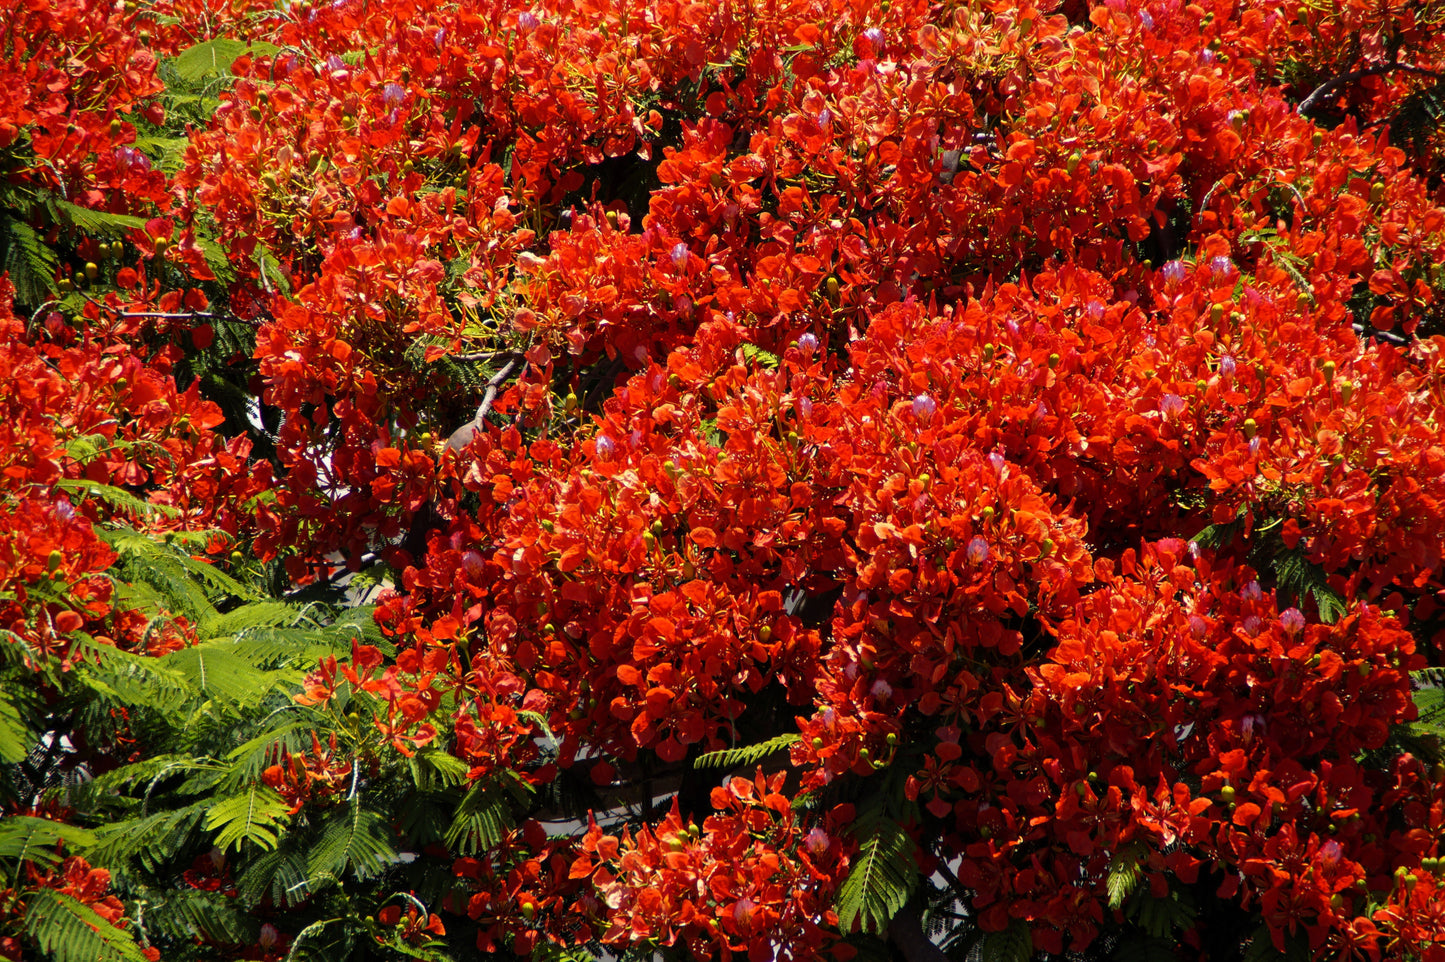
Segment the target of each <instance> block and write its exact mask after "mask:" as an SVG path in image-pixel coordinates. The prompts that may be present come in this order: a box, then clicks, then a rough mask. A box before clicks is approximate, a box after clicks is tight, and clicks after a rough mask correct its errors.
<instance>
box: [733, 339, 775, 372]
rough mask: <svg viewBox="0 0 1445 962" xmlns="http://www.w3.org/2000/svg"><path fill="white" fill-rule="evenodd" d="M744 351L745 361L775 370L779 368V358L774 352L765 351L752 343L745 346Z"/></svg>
mask: <svg viewBox="0 0 1445 962" xmlns="http://www.w3.org/2000/svg"><path fill="white" fill-rule="evenodd" d="M742 350H743V358H744V359H745V360H749V361H756V362H757V363H759V364H761V365H762V366H763V367H770V368H775V367H777V366H778V356H777V355H776V354H774V353H773V352H772V351H765V350H763V349H762V348H760V347H758V346H757V345H756V344H752V343H748V344H744V345H743V348H742Z"/></svg>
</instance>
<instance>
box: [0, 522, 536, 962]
mask: <svg viewBox="0 0 1445 962" xmlns="http://www.w3.org/2000/svg"><path fill="white" fill-rule="evenodd" d="M106 537H107V540H109V541H110V543H111V544H112V546H113V547H114V548H115V549H116V550H117V552H118V554H119V556H120V557H119V561H118V562H117V565H116V567H115V568H114V569H113V570H112V577H113V578H114V580H115V582H116V588H117V592H116V594H117V602H118V603H119V604H120V605H121V606H122V607H127V608H131V609H135V610H140V611H143V612H145V613H146V615H147V617H149V618H150V619H151V620H152V622H153V624H155V625H157V626H159V625H160V624H162V623H163V622H164V621H166V620H168V619H177V618H184V619H186V620H187V621H188V622H189V623H190V624H192V625H193V626H194V627H195V634H196V636H197V637H198V639H199V641H198V642H197V643H196V644H193V645H190V646H188V647H185V648H182V649H180V650H177V651H173V652H171V653H169V654H165V655H163V656H160V657H150V656H147V655H145V654H139V653H132V652H126V651H122V650H119V649H117V648H114V647H111V646H108V645H105V644H102V643H100V642H98V641H96V640H95V639H94V638H91V637H89V636H86V635H84V634H79V635H78V638H77V641H76V644H77V645H78V648H77V650H76V651H75V652H74V653H73V655H74V656H73V657H72V659H71V663H70V664H69V665H68V667H65V668H63V669H62V667H61V666H60V665H58V664H54V663H48V662H45V661H43V660H36V659H34V658H30V659H28V660H27V655H31V654H33V653H30V652H28V651H27V648H26V647H25V645H24V644H23V643H20V642H19V640H18V639H11V642H12V643H10V644H6V645H4V646H0V656H3V658H4V663H3V666H0V690H3V691H4V692H5V697H4V698H0V756H3V761H4V762H5V763H6V764H4V765H3V766H0V792H3V794H4V796H5V798H6V800H7V801H8V803H9V804H10V805H12V806H18V807H30V806H32V805H38V806H39V810H40V811H50V812H53V811H56V810H61V811H69V812H72V813H73V814H72V816H71V820H72V822H73V823H74V824H65V823H63V822H60V821H52V820H50V819H47V818H37V817H28V816H27V817H14V818H9V819H6V820H4V821H3V822H0V888H15V889H24V888H25V886H26V885H27V879H28V878H29V877H30V873H29V871H28V869H29V868H30V867H40V868H44V869H54V868H55V867H56V866H58V865H59V864H60V863H61V859H62V856H63V855H67V856H68V855H80V856H82V857H83V858H85V859H86V860H87V861H88V862H89V863H90V864H91V865H94V866H98V867H104V868H106V869H108V870H109V871H110V873H111V879H112V887H111V891H112V892H113V893H114V894H116V895H118V896H119V897H121V898H122V899H123V900H124V901H125V903H126V905H127V906H128V912H129V913H130V915H131V917H132V918H134V919H135V922H136V924H134V925H132V926H131V927H129V928H126V929H121V928H117V927H115V926H113V925H111V924H109V923H108V922H106V921H105V920H104V919H102V918H100V917H99V916H96V913H95V912H94V911H93V910H92V909H90V908H88V907H87V906H86V905H85V904H83V903H82V902H80V901H78V900H76V899H75V898H73V897H71V896H70V895H67V894H64V893H61V892H57V891H55V890H53V889H40V890H38V891H35V892H33V893H31V894H30V895H29V896H28V897H27V899H26V909H25V926H26V931H27V933H28V937H29V939H30V940H31V941H32V943H33V944H34V945H35V946H36V947H37V948H38V949H39V950H40V951H41V952H42V953H43V954H44V955H45V956H46V957H48V958H53V959H56V960H59V962H82V960H84V962H97V960H102V962H110V960H116V962H121V960H124V962H131V960H135V959H139V958H141V955H140V949H139V945H140V944H141V941H143V942H146V943H149V944H150V945H153V946H156V947H158V948H160V949H161V950H162V957H163V958H181V957H185V958H206V957H214V955H215V954H216V953H217V952H220V951H221V950H222V949H223V948H224V947H226V946H231V947H235V946H241V945H247V944H254V943H255V941H256V939H257V937H258V930H259V929H260V927H261V926H262V925H263V924H264V922H265V920H266V919H267V918H268V917H271V916H274V915H277V914H279V913H283V912H284V913H285V915H286V928H287V929H289V930H290V931H298V930H304V935H305V937H304V938H298V939H297V941H296V942H295V944H294V945H293V947H292V955H293V956H294V957H295V958H307V957H314V958H333V957H338V958H339V957H348V958H359V957H364V955H365V953H366V952H367V951H370V949H367V948H364V947H363V946H371V947H372V948H374V949H375V951H377V953H378V957H386V951H385V946H386V945H387V944H388V943H389V941H391V940H392V936H391V935H389V934H388V933H386V932H383V931H381V930H379V929H377V928H376V925H375V922H374V916H375V914H376V911H377V909H378V908H379V907H380V906H381V905H382V904H383V903H384V902H385V901H386V900H387V899H389V898H392V897H394V896H396V894H397V893H405V894H406V897H408V898H420V899H422V900H423V901H424V902H431V901H434V900H440V899H441V898H442V897H443V896H444V895H445V894H446V891H447V888H448V885H449V884H450V882H449V876H450V872H449V871H447V870H446V868H449V864H450V863H449V861H448V863H447V866H445V867H443V866H439V865H438V864H435V860H434V859H430V858H428V857H427V856H425V855H424V854H422V850H423V849H424V848H425V847H426V846H427V845H429V844H433V843H437V842H441V841H442V840H443V839H444V838H445V839H446V840H447V841H448V842H450V843H451V844H453V845H455V846H457V847H458V848H460V849H463V850H473V851H476V850H481V849H485V848H487V847H490V846H492V845H495V844H496V843H497V842H498V841H499V840H500V838H501V835H502V833H504V832H505V831H506V830H508V829H509V828H510V827H511V826H512V824H513V816H512V812H511V808H510V807H509V805H510V803H509V801H508V796H507V795H506V793H504V792H497V791H493V790H492V786H490V785H486V784H481V785H476V786H472V787H471V788H470V790H467V788H466V787H465V786H464V783H465V782H466V770H467V769H466V765H465V763H463V762H462V761H460V760H459V759H457V758H455V757H454V756H452V755H450V754H448V753H447V752H446V751H445V750H444V749H443V748H437V747H432V748H428V749H424V750H423V751H421V752H419V753H418V754H417V755H416V756H415V757H412V758H404V757H402V756H401V755H399V754H397V753H395V752H390V753H385V752H381V753H379V752H378V750H377V749H376V747H375V745H376V740H375V739H374V738H373V737H371V731H370V730H371V728H372V723H373V721H374V719H375V718H376V716H377V713H379V712H380V713H384V711H385V706H384V704H378V703H377V702H376V700H375V699H373V698H371V697H370V696H366V695H359V696H354V697H353V696H343V697H341V698H338V699H337V700H336V701H334V702H333V703H331V704H329V705H327V706H326V707H325V708H324V709H322V708H318V707H308V706H304V705H301V704H298V703H297V702H296V701H295V700H294V695H295V694H296V693H297V692H298V691H299V690H300V687H301V681H302V679H303V678H304V676H305V675H306V674H307V673H308V672H309V671H311V670H313V669H314V668H315V666H316V664H317V661H318V659H320V658H323V657H327V656H332V655H335V656H337V657H340V658H343V659H344V658H347V657H349V656H350V654H351V651H352V645H353V642H357V641H360V642H364V643H366V644H372V645H377V646H380V647H382V648H383V650H386V649H387V644H386V642H385V640H384V639H383V638H382V637H381V635H380V634H379V632H378V630H377V629H376V627H375V625H374V623H373V621H372V618H371V609H370V608H369V607H365V606H351V607H346V606H344V605H343V604H342V602H343V595H342V592H343V590H344V589H342V588H337V589H334V597H333V598H332V599H331V601H332V604H323V603H320V602H315V601H313V602H308V603H305V604H301V603H298V602H297V601H295V600H287V599H284V598H276V597H268V596H266V595H265V594H263V593H262V592H261V591H260V590H259V588H258V587H257V586H256V584H255V583H254V582H257V581H260V580H262V573H261V572H260V571H259V570H255V571H251V572H249V577H248V576H247V575H248V573H247V572H245V571H242V572H239V573H238V574H239V575H240V576H239V577H233V576H232V575H229V574H226V573H225V572H223V571H222V570H221V569H220V568H218V567H217V566H214V565H211V564H209V563H207V562H205V561H201V560H197V559H195V558H192V557H191V555H190V554H189V553H188V552H187V543H188V541H189V540H190V538H188V537H180V538H175V537H173V538H171V539H169V540H168V541H161V540H155V539H152V538H150V537H148V536H146V535H144V534H141V533H139V532H137V531H135V530H133V529H129V528H117V529H114V530H111V531H108V532H106ZM37 667H38V672H37ZM77 731H83V732H85V733H86V736H87V739H88V740H89V741H90V743H91V744H96V745H108V746H124V745H129V746H130V747H131V749H133V753H132V754H130V755H123V754H121V752H123V751H124V749H121V750H120V751H115V750H108V751H100V752H97V751H92V750H90V749H89V748H88V747H86V746H79V745H74V744H72V743H71V742H70V741H69V739H70V738H71V737H73V736H72V733H74V732H77ZM333 736H334V737H335V738H336V747H335V750H334V757H335V758H336V759H340V761H339V762H338V764H339V765H340V766H341V767H342V768H346V766H348V765H349V770H348V771H345V772H343V777H342V783H341V784H340V785H339V786H338V787H337V790H336V791H335V792H334V796H333V797H332V798H330V799H329V800H328V801H326V802H323V803H321V804H308V805H306V806H305V807H303V808H301V809H300V810H299V811H294V812H293V811H292V806H290V805H288V803H287V802H286V801H285V800H284V799H283V798H282V796H281V795H280V794H278V792H277V791H276V790H275V789H274V788H273V787H271V786H270V785H268V784H266V783H265V781H264V780H263V777H262V775H263V772H264V771H265V770H266V768H267V767H268V766H272V765H276V764H278V763H279V762H280V761H281V760H282V759H283V758H285V757H287V756H288V755H291V754H297V755H299V754H303V753H305V752H307V751H308V750H311V749H312V748H313V746H314V744H315V743H316V742H314V741H313V738H314V739H316V741H319V742H320V743H322V744H323V745H327V746H329V744H330V740H331V738H332V737H333ZM328 750H329V749H328ZM514 791H515V793H516V794H517V795H518V796H524V795H525V790H524V789H522V788H520V787H518V786H514ZM453 812H455V814H454V815H453ZM198 859H200V860H202V862H203V863H209V865H210V866H211V867H212V871H209V872H206V873H202V874H203V876H204V878H202V879H201V880H199V881H196V883H195V884H192V883H191V882H189V881H187V879H186V872H187V870H189V869H191V868H192V866H193V864H195V863H196V862H197V860H198ZM298 918H299V919H300V920H301V924H300V925H297V920H298ZM138 940H140V941H138ZM398 945H400V944H399V943H398ZM401 949H404V950H405V953H404V954H414V952H415V947H413V946H409V945H407V946H401ZM399 950H400V949H399ZM208 953H209V954H208Z"/></svg>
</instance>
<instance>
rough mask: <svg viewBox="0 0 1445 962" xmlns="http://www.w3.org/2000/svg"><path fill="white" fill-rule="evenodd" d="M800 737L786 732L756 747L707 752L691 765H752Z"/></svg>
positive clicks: (729, 766)
mask: <svg viewBox="0 0 1445 962" xmlns="http://www.w3.org/2000/svg"><path fill="white" fill-rule="evenodd" d="M800 737H802V736H800V735H798V733H797V732H786V733H784V734H782V735H778V736H777V737H776V738H769V739H768V740H767V741H765V742H758V743H757V744H756V745H744V746H742V747H740V748H725V749H723V750H722V751H716V752H708V753H707V754H706V755H699V756H698V757H697V759H696V760H695V761H694V762H693V763H692V765H693V767H694V768H737V767H738V766H739V765H752V764H754V763H756V762H758V761H761V760H762V759H764V758H767V757H768V756H769V755H771V754H773V753H774V752H780V751H782V750H783V749H785V748H787V747H788V746H789V745H791V744H793V743H794V742H796V741H797V740H798V739H799V738H800Z"/></svg>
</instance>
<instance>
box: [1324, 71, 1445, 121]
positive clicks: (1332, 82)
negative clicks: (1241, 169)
mask: <svg viewBox="0 0 1445 962" xmlns="http://www.w3.org/2000/svg"><path fill="white" fill-rule="evenodd" d="M1396 70H1403V71H1404V72H1406V73H1413V74H1422V75H1424V76H1426V77H1435V78H1439V77H1440V76H1442V74H1441V73H1440V72H1439V71H1437V70H1429V69H1427V68H1425V67H1416V66H1415V65H1414V64H1408V63H1377V64H1375V65H1374V66H1373V67H1361V68H1360V69H1359V70H1351V71H1350V72H1349V73H1342V74H1337V75H1336V76H1334V77H1331V78H1330V79H1329V80H1326V81H1325V82H1324V83H1322V84H1320V85H1319V86H1318V87H1316V88H1315V89H1314V90H1311V91H1310V94H1309V96H1308V97H1306V98H1305V99H1304V100H1302V101H1300V105H1299V115H1300V116H1301V117H1308V116H1310V115H1311V114H1312V113H1314V112H1315V111H1316V110H1319V109H1320V108H1321V107H1323V106H1324V102H1325V98H1326V97H1328V96H1329V95H1330V94H1332V93H1334V92H1335V91H1337V90H1339V89H1340V88H1341V87H1344V86H1346V85H1348V84H1352V83H1354V82H1355V81H1356V80H1363V79H1365V78H1366V77H1376V76H1379V75H1380V74H1387V73H1393V72H1394V71H1396Z"/></svg>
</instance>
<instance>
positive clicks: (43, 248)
mask: <svg viewBox="0 0 1445 962" xmlns="http://www.w3.org/2000/svg"><path fill="white" fill-rule="evenodd" d="M0 243H3V247H4V251H5V263H4V264H0V268H3V269H4V270H5V271H8V272H9V274H10V281H11V283H13V284H14V285H15V296H16V299H17V300H18V301H19V302H20V303H21V304H24V305H26V306H28V307H38V306H39V305H40V304H41V303H43V302H44V301H46V300H48V299H49V298H50V296H51V295H52V294H53V293H54V292H55V272H56V270H57V269H58V268H59V266H60V258H59V257H57V256H56V254H55V251H53V250H51V249H50V248H49V247H48V246H47V245H46V244H45V242H44V241H43V240H41V238H40V235H39V234H37V233H36V232H35V230H34V229H33V228H31V226H30V225H29V224H27V223H25V222H24V221H22V220H19V219H17V218H15V217H5V218H0Z"/></svg>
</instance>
